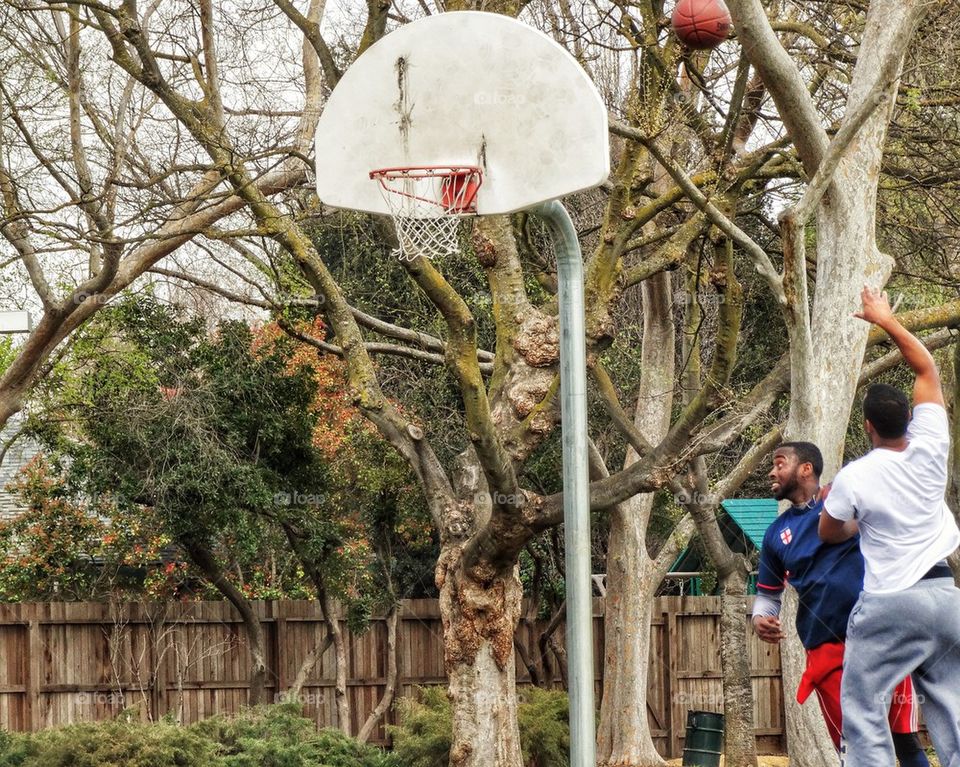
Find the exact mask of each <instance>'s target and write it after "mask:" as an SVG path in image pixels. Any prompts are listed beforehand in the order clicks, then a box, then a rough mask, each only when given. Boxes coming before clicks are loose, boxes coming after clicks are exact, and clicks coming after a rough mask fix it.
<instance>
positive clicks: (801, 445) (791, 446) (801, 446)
mask: <svg viewBox="0 0 960 767" xmlns="http://www.w3.org/2000/svg"><path fill="white" fill-rule="evenodd" d="M780 450H792V451H793V454H794V455H795V456H797V462H798V463H809V464H810V465H811V466H813V474H814V476H815V477H817V479H819V478H820V475H821V474H823V454H822V453H821V452H820V448H819V447H817V446H816V445H814V444H813V443H812V442H784V443H782V444H781V445H780V447H778V448H777V451H780Z"/></svg>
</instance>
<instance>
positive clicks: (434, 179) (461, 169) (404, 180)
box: [370, 165, 483, 261]
mask: <svg viewBox="0 0 960 767" xmlns="http://www.w3.org/2000/svg"><path fill="white" fill-rule="evenodd" d="M370 178H371V179H373V180H374V181H376V182H377V183H378V184H379V185H380V193H381V194H382V195H383V199H384V201H386V203H387V205H388V206H389V208H390V215H391V217H392V218H393V223H394V225H395V226H396V228H397V239H398V240H399V241H400V247H399V248H398V249H397V257H398V258H399V259H400V260H401V261H413V260H414V259H415V258H416V257H417V256H426V257H427V258H435V257H437V256H445V255H447V254H449V253H455V252H456V251H458V250H459V249H460V242H459V237H458V234H459V231H460V219H461V218H463V217H465V216H475V215H476V213H477V192H478V191H479V189H480V184H482V183H483V173H482V172H481V171H480V168H477V167H475V166H472V165H428V166H420V167H403V168H380V169H378V170H372V171H370Z"/></svg>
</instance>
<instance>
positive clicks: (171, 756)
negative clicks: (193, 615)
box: [0, 704, 401, 767]
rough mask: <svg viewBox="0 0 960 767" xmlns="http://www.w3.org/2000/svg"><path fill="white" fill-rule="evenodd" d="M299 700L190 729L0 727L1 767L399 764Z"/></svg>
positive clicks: (124, 724) (120, 723)
mask: <svg viewBox="0 0 960 767" xmlns="http://www.w3.org/2000/svg"><path fill="white" fill-rule="evenodd" d="M400 765H401V763H400V762H396V761H394V760H393V758H392V757H390V756H389V755H387V754H384V753H383V752H382V751H381V750H380V749H378V748H375V747H374V746H368V745H364V744H361V743H358V742H357V741H355V740H353V739H352V738H349V737H347V736H346V735H343V734H342V733H340V732H338V731H335V730H321V731H320V732H317V730H316V728H315V727H314V724H313V722H312V721H311V720H309V719H306V718H304V717H303V716H302V713H301V709H300V707H299V706H298V705H296V704H282V705H275V706H262V707H257V708H249V709H244V710H243V711H242V712H241V713H240V714H238V715H236V716H216V717H212V718H211V719H207V720H204V721H202V722H198V723H196V724H194V725H190V726H189V727H180V726H178V725H176V724H174V723H172V722H169V721H162V722H157V723H154V724H145V723H142V722H137V721H127V720H124V719H122V718H121V719H117V720H116V721H113V722H100V723H96V724H94V723H88V724H78V725H70V726H68V727H61V728H57V729H54V730H43V731H41V732H37V733H26V734H20V733H4V732H0V767H400Z"/></svg>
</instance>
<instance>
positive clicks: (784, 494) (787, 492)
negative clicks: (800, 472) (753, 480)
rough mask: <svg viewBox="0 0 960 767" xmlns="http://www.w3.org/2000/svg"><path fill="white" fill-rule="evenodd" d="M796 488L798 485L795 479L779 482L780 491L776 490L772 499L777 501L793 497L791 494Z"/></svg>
mask: <svg viewBox="0 0 960 767" xmlns="http://www.w3.org/2000/svg"><path fill="white" fill-rule="evenodd" d="M797 487H798V485H797V480H796V477H794V478H792V479H789V480H787V481H786V482H781V483H780V489H779V490H777V492H776V493H774V495H773V497H774V498H776V499H777V500H778V501H782V500H784V499H787V498H789V497H790V496H791V495H793V492H794V491H795V490H796V489H797Z"/></svg>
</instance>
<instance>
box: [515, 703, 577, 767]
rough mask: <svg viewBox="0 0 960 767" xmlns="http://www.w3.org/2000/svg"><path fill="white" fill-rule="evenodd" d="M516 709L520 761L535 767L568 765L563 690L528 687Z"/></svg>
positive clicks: (567, 708) (567, 719) (567, 721)
mask: <svg viewBox="0 0 960 767" xmlns="http://www.w3.org/2000/svg"><path fill="white" fill-rule="evenodd" d="M520 700H521V702H520V705H519V706H518V707H517V720H518V721H519V724H520V746H521V748H522V749H523V760H524V761H525V762H526V763H527V764H531V765H536V767H566V765H568V764H570V700H569V698H568V697H567V694H566V693H565V692H563V691H562V690H541V689H540V688H539V687H530V688H528V689H526V690H524V691H523V693H522V694H521V698H520Z"/></svg>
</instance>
